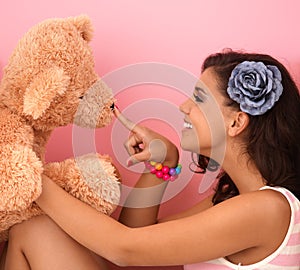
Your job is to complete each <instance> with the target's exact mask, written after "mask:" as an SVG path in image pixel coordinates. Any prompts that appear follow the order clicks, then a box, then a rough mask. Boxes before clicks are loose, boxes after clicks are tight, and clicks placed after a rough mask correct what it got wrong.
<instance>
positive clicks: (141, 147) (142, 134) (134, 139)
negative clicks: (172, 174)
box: [114, 108, 178, 167]
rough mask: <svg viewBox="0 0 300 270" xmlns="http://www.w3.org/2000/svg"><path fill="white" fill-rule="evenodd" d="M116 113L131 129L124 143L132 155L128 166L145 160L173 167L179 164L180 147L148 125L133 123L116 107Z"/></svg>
mask: <svg viewBox="0 0 300 270" xmlns="http://www.w3.org/2000/svg"><path fill="white" fill-rule="evenodd" d="M114 114H115V116H116V117H117V118H118V119H119V121H120V122H121V123H122V124H123V125H124V126H125V127H126V128H127V129H128V130H130V131H131V135H130V136H129V139H128V140H127V141H126V142H125V143H124V146H125V148H126V150H127V152H128V154H129V155H130V158H129V159H128V161H127V166H131V165H133V164H136V163H139V162H143V161H156V162H161V163H162V162H163V163H164V165H167V166H171V167H174V166H176V165H177V163H178V149H177V147H176V146H175V145H174V144H173V143H172V142H171V141H169V140H168V139H167V138H166V137H164V136H162V135H160V134H158V133H156V132H155V131H153V130H151V129H149V128H147V127H144V126H141V125H137V124H135V123H133V122H132V121H131V120H129V119H128V118H126V117H125V116H124V115H123V114H122V113H121V112H120V111H119V110H118V109H117V108H114Z"/></svg>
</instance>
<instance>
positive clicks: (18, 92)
mask: <svg viewBox="0 0 300 270" xmlns="http://www.w3.org/2000/svg"><path fill="white" fill-rule="evenodd" d="M92 34H93V29H92V23H91V20H90V19H89V17H88V16H85V15H80V16H77V17H68V18H52V19H47V20H45V21H43V22H41V23H38V24H37V25H35V26H33V27H32V28H31V29H29V31H28V32H27V33H25V35H24V36H23V37H22V38H21V39H20V40H19V42H18V44H17V46H16V48H15V49H14V51H13V53H12V55H11V56H10V58H9V60H8V63H7V65H6V66H5V68H4V72H3V77H2V80H1V83H0V115H1V116H0V191H1V196H0V242H1V241H4V240H7V239H8V232H9V229H10V228H11V227H12V226H13V225H14V224H17V223H20V222H22V221H24V220H28V219H30V218H31V217H34V216H37V215H41V214H43V212H42V210H41V209H40V208H39V207H38V206H37V204H35V203H34V201H35V200H36V199H37V198H38V197H39V195H40V194H41V192H42V181H41V179H42V174H44V175H46V176H48V177H49V178H51V179H52V180H53V181H55V182H56V183H57V184H58V185H59V186H60V187H62V188H63V189H65V190H66V191H67V192H69V193H70V194H71V195H73V196H74V197H76V198H78V199H79V200H82V201H83V202H85V203H87V204H89V205H91V206H92V207H94V208H96V209H97V210H98V211H100V212H102V213H105V214H107V215H110V214H111V213H112V212H113V211H114V209H115V207H116V205H117V204H118V201H119V198H120V175H119V173H118V171H117V169H116V167H115V166H114V164H113V162H112V159H111V157H109V156H108V155H100V154H98V153H90V154H85V155H83V156H79V157H73V158H69V159H66V160H63V161H61V162H53V163H48V164H45V149H46V144H47V141H48V139H49V137H50V135H51V132H52V131H53V130H54V129H55V128H57V127H61V126H65V125H68V124H70V123H74V124H76V125H79V126H81V127H88V128H101V127H104V126H106V125H107V124H109V123H110V122H111V121H112V118H113V112H112V108H113V106H114V102H115V100H114V97H113V94H112V91H111V89H109V87H107V85H106V84H105V83H104V82H103V81H102V80H101V79H100V77H99V76H98V75H97V73H96V72H95V63H94V58H93V53H92V49H91V46H90V41H91V39H92Z"/></svg>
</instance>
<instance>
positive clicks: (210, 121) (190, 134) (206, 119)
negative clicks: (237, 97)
mask: <svg viewBox="0 0 300 270" xmlns="http://www.w3.org/2000/svg"><path fill="white" fill-rule="evenodd" d="M224 101H225V98H224V97H223V96H222V94H221V93H220V92H219V90H218V86H217V81H216V75H215V73H214V71H213V69H212V68H208V69H206V70H205V71H204V72H203V73H202V75H201V77H200V80H199V81H198V82H197V84H196V86H195V89H194V91H193V94H192V97H191V98H189V99H188V100H186V101H185V102H184V103H183V104H181V106H180V111H181V112H183V113H184V128H183V130H182V138H181V147H182V149H183V150H186V151H191V152H194V153H197V154H202V155H205V156H211V154H212V152H213V151H214V150H215V149H218V148H222V149H225V143H226V131H225V126H226V122H227V121H229V120H227V121H226V119H227V118H229V115H230V109H229V108H227V107H225V106H224V105H223V104H224ZM219 152H220V151H219ZM219 154H220V153H219Z"/></svg>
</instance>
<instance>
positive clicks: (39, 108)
mask: <svg viewBox="0 0 300 270" xmlns="http://www.w3.org/2000/svg"><path fill="white" fill-rule="evenodd" d="M69 82H70V77H69V76H67V75H66V74H65V73H64V71H63V69H62V68H59V67H51V68H48V69H46V70H43V71H42V72H41V73H39V74H37V75H36V76H35V77H34V79H33V81H32V82H31V83H30V85H29V86H28V87H27V89H26V91H25V95H24V104H23V113H24V114H26V115H30V116H32V117H33V119H38V118H39V117H40V116H41V115H42V114H43V113H44V112H45V111H46V110H47V108H48V107H49V106H50V104H51V102H52V100H53V99H54V98H55V97H56V96H57V95H62V94H63V93H64V92H65V91H66V89H67V87H68V85H69Z"/></svg>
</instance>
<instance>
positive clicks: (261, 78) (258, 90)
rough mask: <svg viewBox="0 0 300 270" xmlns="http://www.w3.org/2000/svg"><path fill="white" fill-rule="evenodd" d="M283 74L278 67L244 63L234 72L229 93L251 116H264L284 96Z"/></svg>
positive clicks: (259, 63) (228, 89) (242, 109)
mask: <svg viewBox="0 0 300 270" xmlns="http://www.w3.org/2000/svg"><path fill="white" fill-rule="evenodd" d="M282 91H283V87H282V84H281V73H280V71H279V69H278V68H277V67H276V66H272V65H265V64H264V63H262V62H254V61H244V62H242V63H240V64H238V65H237V66H236V67H235V68H234V69H233V71H232V73H231V76H230V78H229V82H228V88H227V93H228V95H229V97H230V98H231V99H233V100H234V101H236V102H237V103H239V104H240V109H241V111H243V112H246V113H248V114H251V115H262V114H264V113H265V112H266V111H268V110H269V109H271V108H272V107H273V106H274V104H275V102H276V101H278V99H279V97H280V95H281V94H282Z"/></svg>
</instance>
